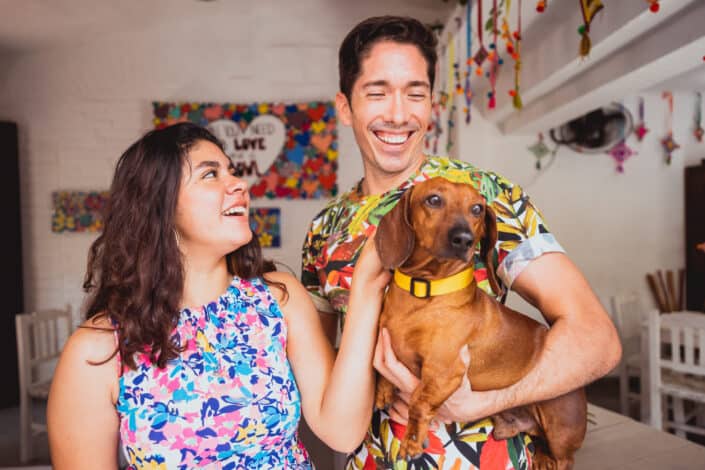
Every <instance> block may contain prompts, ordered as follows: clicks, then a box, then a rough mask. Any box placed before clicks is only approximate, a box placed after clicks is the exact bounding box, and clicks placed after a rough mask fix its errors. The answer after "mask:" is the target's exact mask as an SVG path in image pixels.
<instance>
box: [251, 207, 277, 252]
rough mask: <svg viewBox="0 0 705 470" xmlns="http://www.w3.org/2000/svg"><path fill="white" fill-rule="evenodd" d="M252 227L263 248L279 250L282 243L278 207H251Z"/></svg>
mask: <svg viewBox="0 0 705 470" xmlns="http://www.w3.org/2000/svg"><path fill="white" fill-rule="evenodd" d="M250 227H252V232H253V233H254V236H256V237H257V238H258V240H259V244H260V246H261V247H262V248H279V247H280V246H281V244H282V241H281V236H280V234H281V229H280V227H281V223H280V210H279V208H278V207H250Z"/></svg>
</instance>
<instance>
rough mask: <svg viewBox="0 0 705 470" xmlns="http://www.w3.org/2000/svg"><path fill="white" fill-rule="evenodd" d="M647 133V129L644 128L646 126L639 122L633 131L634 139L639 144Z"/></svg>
mask: <svg viewBox="0 0 705 470" xmlns="http://www.w3.org/2000/svg"><path fill="white" fill-rule="evenodd" d="M648 132H649V129H647V128H646V125H645V124H644V123H643V122H640V123H639V125H638V126H636V129H634V133H635V134H636V138H637V139H639V142H641V141H642V140H643V139H644V136H645V135H646V134H647V133H648Z"/></svg>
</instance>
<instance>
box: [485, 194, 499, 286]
mask: <svg viewBox="0 0 705 470" xmlns="http://www.w3.org/2000/svg"><path fill="white" fill-rule="evenodd" d="M496 243H497V216H496V215H495V213H494V211H493V210H492V208H491V207H490V206H489V205H487V206H486V207H485V236H484V237H483V238H482V241H481V242H480V257H481V258H482V261H483V262H484V263H485V267H486V268H487V280H488V281H489V283H490V287H492V291H493V292H494V293H495V294H496V295H498V296H499V295H502V289H501V288H500V286H499V282H497V274H496V273H495V271H494V264H492V252H493V251H494V246H495V244H496Z"/></svg>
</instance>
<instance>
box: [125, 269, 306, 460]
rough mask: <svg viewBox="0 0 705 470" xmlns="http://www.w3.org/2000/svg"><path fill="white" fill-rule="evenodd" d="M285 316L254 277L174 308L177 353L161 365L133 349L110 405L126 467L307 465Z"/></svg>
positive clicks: (264, 286) (298, 398)
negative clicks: (132, 364)
mask: <svg viewBox="0 0 705 470" xmlns="http://www.w3.org/2000/svg"><path fill="white" fill-rule="evenodd" d="M286 333H287V330H286V323H285V321H284V318H283V316H282V312H281V310H280V308H279V305H278V304H277V302H276V300H274V298H273V297H272V295H271V292H270V290H269V289H268V287H267V286H266V285H265V283H264V282H263V281H262V280H261V279H252V280H245V279H240V278H238V277H235V278H234V279H233V281H232V283H231V285H230V286H229V288H228V290H227V292H226V293H225V294H223V295H222V296H221V297H220V298H218V299H217V300H216V301H214V302H211V303H209V304H207V305H204V306H202V307H198V308H193V309H184V310H182V311H181V315H180V318H179V322H178V325H177V327H176V329H175V331H174V341H176V342H177V343H179V344H181V345H184V346H185V349H184V351H183V352H182V353H181V354H180V355H179V357H178V358H176V359H174V360H171V361H169V363H168V364H167V367H166V368H164V369H159V368H158V367H156V365H155V364H152V363H151V362H150V361H149V358H148V355H147V354H138V357H137V358H136V363H137V369H136V370H130V369H128V368H124V370H123V371H122V372H123V373H122V375H121V377H120V396H119V398H118V403H117V410H118V413H119V416H120V437H121V440H122V445H123V450H124V452H125V455H126V457H127V460H128V463H129V464H130V467H129V468H130V469H143V468H149V469H191V468H208V469H247V470H250V469H311V468H312V465H311V463H310V461H309V458H308V455H307V453H306V450H305V449H304V448H303V445H302V444H301V442H300V441H299V438H298V434H297V428H298V424H299V419H300V416H301V407H300V395H299V390H298V388H297V386H296V382H295V381H294V376H293V374H292V371H291V367H290V365H289V362H288V360H287V356H286V337H287V334H286Z"/></svg>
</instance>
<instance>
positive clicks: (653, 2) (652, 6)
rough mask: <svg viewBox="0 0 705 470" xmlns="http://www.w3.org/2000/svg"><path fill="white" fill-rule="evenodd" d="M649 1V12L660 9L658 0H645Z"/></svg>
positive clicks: (655, 11) (656, 11)
mask: <svg viewBox="0 0 705 470" xmlns="http://www.w3.org/2000/svg"><path fill="white" fill-rule="evenodd" d="M646 1H647V3H649V10H651V13H658V11H659V10H660V9H661V5H659V4H658V2H659V0H646Z"/></svg>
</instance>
